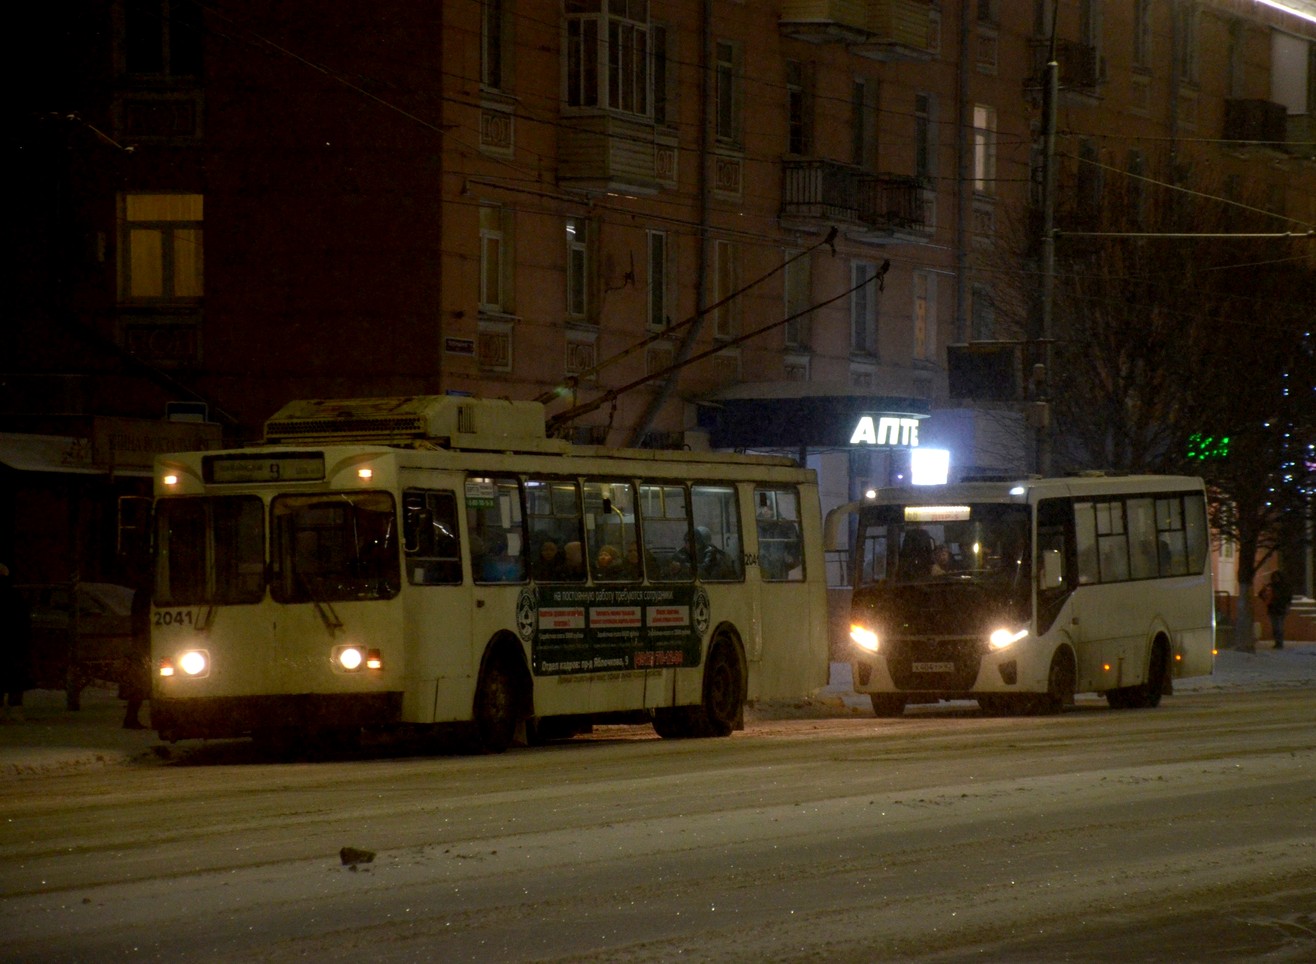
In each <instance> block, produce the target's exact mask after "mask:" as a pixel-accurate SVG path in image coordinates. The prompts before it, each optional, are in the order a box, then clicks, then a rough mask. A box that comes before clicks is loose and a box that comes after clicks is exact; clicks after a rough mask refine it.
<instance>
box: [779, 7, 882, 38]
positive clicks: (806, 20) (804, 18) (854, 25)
mask: <svg viewBox="0 0 1316 964" xmlns="http://www.w3.org/2000/svg"><path fill="white" fill-rule="evenodd" d="M868 7H869V3H868V2H867V0H785V2H783V3H782V5H781V20H780V21H779V23H780V26H781V32H782V35H783V36H785V37H790V38H791V39H792V40H807V41H808V42H809V43H859V42H861V41H863V40H866V39H867V38H868Z"/></svg>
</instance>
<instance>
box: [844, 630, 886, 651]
mask: <svg viewBox="0 0 1316 964" xmlns="http://www.w3.org/2000/svg"><path fill="white" fill-rule="evenodd" d="M850 638H851V639H853V640H854V641H855V645H856V646H858V647H859V648H860V649H866V650H868V651H869V652H870V653H876V652H877V649H878V646H879V645H880V643H879V641H878V638H877V633H875V632H873V631H872V630H871V629H869V628H868V627H867V626H861V625H859V624H858V623H853V624H852V625H851V626H850Z"/></svg>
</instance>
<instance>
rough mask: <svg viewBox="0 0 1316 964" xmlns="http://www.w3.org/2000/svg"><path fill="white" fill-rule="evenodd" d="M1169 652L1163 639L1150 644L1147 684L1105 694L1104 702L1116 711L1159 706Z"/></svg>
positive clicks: (1166, 674)
mask: <svg viewBox="0 0 1316 964" xmlns="http://www.w3.org/2000/svg"><path fill="white" fill-rule="evenodd" d="M1169 657H1170V654H1169V650H1168V649H1167V648H1166V645H1165V640H1164V639H1157V640H1156V642H1154V643H1152V653H1151V662H1150V663H1149V664H1148V666H1147V682H1145V683H1143V684H1142V685H1140V686H1125V687H1122V688H1120V689H1117V690H1111V691H1110V692H1108V693H1107V694H1106V702H1107V703H1109V704H1110V705H1111V708H1112V709H1116V710H1141V709H1148V708H1150V707H1155V706H1160V705H1161V694H1162V693H1164V692H1165V685H1166V682H1167V680H1168V679H1169V676H1170V663H1169Z"/></svg>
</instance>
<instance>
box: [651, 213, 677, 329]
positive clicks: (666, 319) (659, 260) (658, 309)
mask: <svg viewBox="0 0 1316 964" xmlns="http://www.w3.org/2000/svg"><path fill="white" fill-rule="evenodd" d="M648 235H649V327H650V328H655V329H661V328H666V327H668V326H669V325H671V323H672V317H671V311H670V310H669V309H668V305H667V300H668V299H667V288H668V277H669V275H670V272H669V271H668V264H667V258H668V253H667V232H666V231H650V232H648Z"/></svg>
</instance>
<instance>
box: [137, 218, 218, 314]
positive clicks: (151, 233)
mask: <svg viewBox="0 0 1316 964" xmlns="http://www.w3.org/2000/svg"><path fill="white" fill-rule="evenodd" d="M201 201H202V198H201V195H200V194H125V195H122V196H121V197H120V204H119V210H120V249H119V300H120V301H121V302H137V303H152V302H154V303H169V304H177V303H179V302H189V303H190V302H197V301H200V300H201V295H202V293H203V288H202V277H203V276H202V251H201V210H202V203H201Z"/></svg>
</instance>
